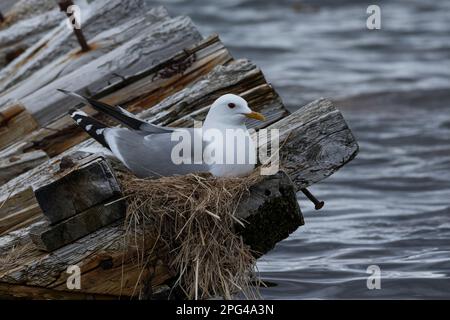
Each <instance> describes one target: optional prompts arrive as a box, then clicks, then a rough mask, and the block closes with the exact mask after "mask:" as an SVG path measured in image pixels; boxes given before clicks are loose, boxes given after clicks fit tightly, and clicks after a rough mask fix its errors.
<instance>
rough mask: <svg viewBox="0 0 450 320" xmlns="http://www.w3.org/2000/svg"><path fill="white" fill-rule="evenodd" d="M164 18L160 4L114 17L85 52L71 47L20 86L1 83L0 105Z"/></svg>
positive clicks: (80, 64)
mask: <svg viewBox="0 0 450 320" xmlns="http://www.w3.org/2000/svg"><path fill="white" fill-rule="evenodd" d="M167 19H169V15H168V13H167V11H166V10H165V9H164V8H163V7H157V8H153V9H151V10H149V11H148V12H143V13H142V14H141V15H140V16H138V17H137V18H136V19H132V20H131V21H123V20H122V18H120V19H118V21H117V23H115V24H114V26H112V28H110V29H107V30H105V31H103V32H101V33H99V34H97V35H96V36H95V37H94V38H92V39H89V40H90V41H89V42H90V43H91V49H92V50H90V51H89V52H85V53H80V49H79V48H77V47H75V48H73V49H72V50H70V51H68V52H67V53H65V54H61V56H59V57H58V58H56V59H54V60H53V61H49V62H48V64H46V65H43V66H42V67H41V68H40V69H39V70H36V71H35V72H34V73H32V74H30V75H29V76H28V77H26V78H24V79H22V80H21V81H20V85H17V86H12V87H11V88H9V87H8V86H7V85H6V84H5V85H4V87H5V88H6V87H8V89H7V90H5V91H4V92H2V93H1V94H0V105H4V104H6V103H8V102H9V101H16V100H21V99H23V98H24V97H26V96H28V95H30V94H32V93H33V92H35V91H37V90H39V89H41V88H42V87H45V86H46V85H47V84H49V83H51V82H53V81H55V80H56V79H58V78H60V77H63V76H65V75H67V74H70V73H72V72H74V71H76V70H78V69H79V68H81V67H82V66H84V65H86V64H88V63H89V62H91V61H93V60H95V59H98V58H99V57H101V56H102V55H105V54H107V53H108V52H111V51H112V50H114V49H116V48H117V47H119V46H121V45H123V44H124V43H125V42H127V41H129V40H130V39H131V38H133V36H134V35H136V34H140V33H143V32H151V28H152V26H155V25H156V24H157V23H160V22H162V21H164V20H167ZM121 22H122V23H121ZM7 81H8V82H11V83H13V82H15V81H16V82H17V81H19V79H15V77H14V76H11V77H8V78H7ZM0 88H1V84H0Z"/></svg>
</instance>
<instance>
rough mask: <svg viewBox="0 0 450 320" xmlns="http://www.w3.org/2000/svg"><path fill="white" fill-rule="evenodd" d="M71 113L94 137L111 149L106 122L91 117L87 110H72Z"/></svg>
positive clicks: (78, 123)
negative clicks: (107, 139) (106, 134)
mask: <svg viewBox="0 0 450 320" xmlns="http://www.w3.org/2000/svg"><path fill="white" fill-rule="evenodd" d="M69 114H70V116H71V117H72V119H73V120H74V121H75V122H76V123H77V125H79V126H80V127H81V128H82V129H83V130H84V131H86V132H87V133H88V134H89V135H90V136H91V137H92V138H94V139H95V140H97V141H98V142H99V143H100V144H101V145H102V146H104V147H105V148H108V149H110V148H109V145H108V143H107V142H106V140H105V136H104V132H105V129H107V128H108V127H107V126H106V125H105V124H103V123H102V122H100V121H98V120H95V119H94V118H91V117H89V116H88V115H87V114H86V113H85V112H83V111H81V110H78V109H72V110H70V111H69Z"/></svg>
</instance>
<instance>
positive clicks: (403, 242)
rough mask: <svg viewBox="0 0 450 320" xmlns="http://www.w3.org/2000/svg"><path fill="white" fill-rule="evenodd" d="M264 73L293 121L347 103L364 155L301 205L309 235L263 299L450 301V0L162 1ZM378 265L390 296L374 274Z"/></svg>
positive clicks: (277, 266)
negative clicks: (371, 8)
mask: <svg viewBox="0 0 450 320" xmlns="http://www.w3.org/2000/svg"><path fill="white" fill-rule="evenodd" d="M160 3H163V4H164V5H165V6H166V7H167V8H168V9H169V12H170V13H171V14H172V15H181V14H184V15H189V16H190V17H191V18H192V19H193V21H194V22H195V23H196V25H197V26H198V27H199V29H200V30H201V31H202V33H203V34H204V35H208V34H210V33H212V32H217V33H218V34H219V35H220V36H221V39H222V40H223V42H224V43H225V44H226V46H227V47H228V48H230V49H231V51H232V53H233V55H234V57H236V58H243V57H246V58H250V59H251V60H253V61H254V62H255V63H257V64H258V65H259V66H260V67H261V68H262V70H263V71H264V73H265V75H266V76H267V79H268V80H269V81H270V82H271V83H272V84H273V85H274V86H275V88H276V89H277V90H278V91H279V93H280V94H281V96H282V97H283V99H284V101H285V103H286V104H287V106H288V107H289V108H290V109H291V110H295V109H296V108H298V107H300V106H301V105H303V104H304V103H306V102H308V101H310V100H313V99H316V98H318V97H321V96H324V97H330V98H333V99H334V100H336V101H337V105H338V106H339V107H340V109H341V110H342V112H343V113H344V116H345V118H346V120H347V122H348V123H349V126H350V127H351V128H352V130H353V131H354V134H355V136H356V137H357V140H358V142H359V144H360V147H361V150H360V153H359V155H358V157H357V159H356V160H354V161H353V162H352V163H350V164H348V165H347V166H345V167H344V168H343V169H342V170H341V171H339V172H338V173H337V174H335V175H334V176H332V177H331V178H329V179H326V180H325V181H323V182H321V183H319V184H317V185H314V186H313V187H311V191H312V192H313V193H315V194H316V195H317V196H318V197H319V198H321V199H324V200H325V201H326V207H325V208H324V209H322V211H320V212H319V213H316V212H314V210H313V209H312V205H311V204H310V203H309V202H308V201H307V200H305V199H304V198H303V196H300V195H299V200H300V204H301V207H302V210H303V213H304V216H305V221H306V225H305V226H303V227H301V228H299V229H298V230H297V231H296V232H295V233H294V234H292V235H291V236H290V237H289V238H288V239H286V240H285V241H283V242H281V243H280V244H278V245H277V247H276V249H275V250H273V251H272V252H270V253H269V254H268V255H266V256H264V257H263V258H262V259H261V261H260V262H259V269H260V271H261V275H262V277H263V279H265V280H268V281H270V282H273V283H276V284H277V285H276V286H274V287H270V288H267V289H263V290H262V293H263V296H264V297H265V298H270V299H308V298H313V299H316V298H321V299H324V298H333V299H342V298H364V299H366V298H369V299H370V298H380V297H382V298H396V299H403V298H450V279H449V278H450V1H417V0H416V1H412V0H404V1H401V0H395V1H378V2H377V3H379V4H381V10H382V29H381V30H379V31H368V30H367V29H366V22H365V21H366V17H367V14H366V8H367V5H368V4H365V3H363V2H361V1H356V0H354V1H331V0H329V1H323V0H322V1H303V2H299V1H288V0H282V1H271V2H269V1H258V0H231V1H220V2H219V1H208V0H194V1H173V0H172V1H167V0H166V1H160ZM373 264H375V265H378V266H379V267H380V268H381V276H382V279H381V290H368V289H367V287H366V279H367V277H368V274H367V273H366V269H367V267H368V266H369V265H373Z"/></svg>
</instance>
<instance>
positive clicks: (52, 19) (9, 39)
mask: <svg viewBox="0 0 450 320" xmlns="http://www.w3.org/2000/svg"><path fill="white" fill-rule="evenodd" d="M62 20H63V17H61V14H60V13H59V12H58V10H52V11H48V12H44V13H42V14H37V15H35V16H32V17H30V18H29V19H26V20H21V21H18V22H17V23H15V24H13V25H11V26H10V27H9V28H7V29H4V30H0V68H1V67H4V66H6V65H7V64H8V63H10V62H11V61H13V60H14V59H15V58H16V57H17V56H18V55H19V54H20V53H22V52H24V51H25V50H26V49H28V48H29V47H30V46H32V45H33V44H34V43H36V42H37V41H38V40H39V38H40V37H42V35H43V34H45V33H46V32H48V31H50V30H51V29H52V28H54V27H56V26H57V25H58V24H59V23H60V22H61V21H62Z"/></svg>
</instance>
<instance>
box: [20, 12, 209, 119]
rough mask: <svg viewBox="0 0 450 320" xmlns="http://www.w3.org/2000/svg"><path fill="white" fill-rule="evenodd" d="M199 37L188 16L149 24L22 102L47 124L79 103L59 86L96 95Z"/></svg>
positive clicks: (155, 63)
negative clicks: (143, 30)
mask: <svg viewBox="0 0 450 320" xmlns="http://www.w3.org/2000/svg"><path fill="white" fill-rule="evenodd" d="M201 39H202V37H201V35H200V34H199V33H198V31H197V30H196V28H195V27H194V25H193V24H192V22H191V20H190V19H189V18H187V17H178V18H174V19H170V20H167V21H163V22H161V23H158V24H157V25H156V26H154V27H152V28H151V31H147V32H146V33H144V34H142V35H137V36H136V37H134V38H133V39H131V40H130V41H128V42H126V43H125V44H123V45H122V46H120V47H118V48H117V49H115V50H113V51H111V52H109V53H107V54H105V55H103V56H101V57H99V58H98V59H96V60H94V61H92V62H90V63H88V64H86V65H84V66H83V67H81V68H79V69H77V70H76V71H74V72H72V73H70V74H68V75H66V76H63V77H60V78H58V79H57V80H55V81H53V82H51V83H50V84H48V85H47V86H45V87H43V88H42V89H40V90H38V91H36V92H34V93H32V94H31V95H29V96H27V97H25V98H24V99H22V103H23V104H24V106H25V107H26V108H27V110H28V111H29V112H30V113H31V114H32V115H33V116H34V117H35V118H36V120H37V121H38V122H39V123H40V124H41V125H46V124H48V123H49V122H51V121H52V120H54V119H55V118H57V117H58V116H61V115H62V114H65V113H66V112H67V111H68V110H69V109H70V108H73V107H75V106H76V105H78V104H79V102H78V101H76V100H75V99H73V98H71V97H68V96H67V95H65V94H63V93H61V92H58V91H57V89H58V88H61V89H67V90H70V91H77V92H82V93H84V94H87V95H89V96H91V95H95V94H98V93H99V92H101V90H103V89H104V88H105V87H107V86H109V85H111V84H112V83H114V82H120V81H122V80H121V79H122V78H123V77H127V76H130V75H133V74H135V73H136V72H138V71H141V70H142V69H144V68H149V67H151V66H155V65H157V64H158V62H159V61H160V60H161V59H164V58H166V57H168V56H172V55H173V54H175V53H177V52H178V51H180V50H182V49H183V48H186V47H188V46H191V45H193V44H195V43H196V42H198V41H200V40H201Z"/></svg>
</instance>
